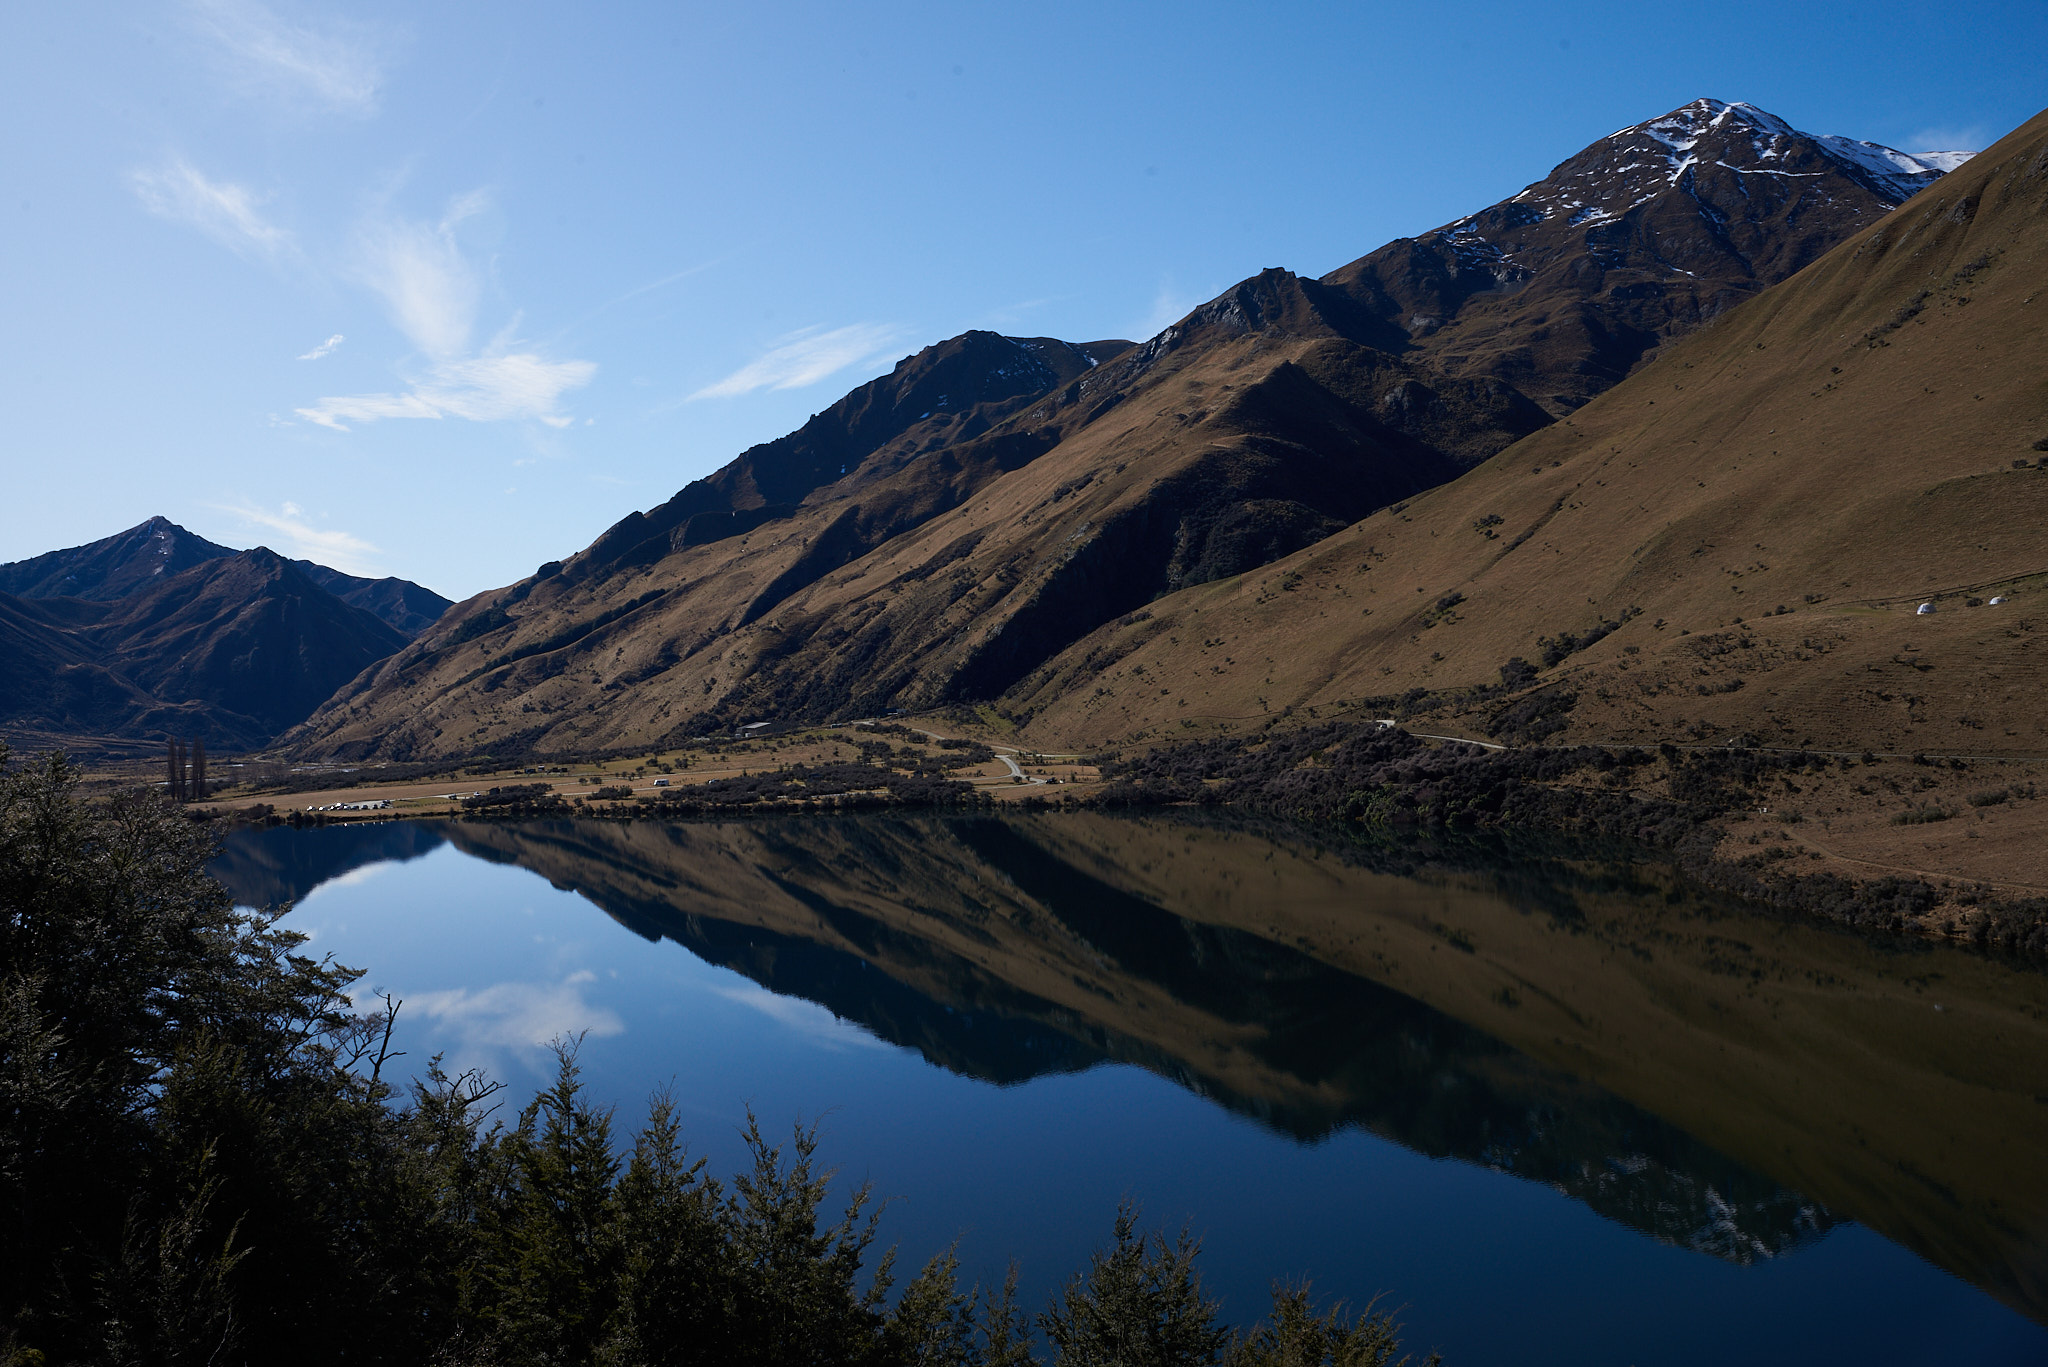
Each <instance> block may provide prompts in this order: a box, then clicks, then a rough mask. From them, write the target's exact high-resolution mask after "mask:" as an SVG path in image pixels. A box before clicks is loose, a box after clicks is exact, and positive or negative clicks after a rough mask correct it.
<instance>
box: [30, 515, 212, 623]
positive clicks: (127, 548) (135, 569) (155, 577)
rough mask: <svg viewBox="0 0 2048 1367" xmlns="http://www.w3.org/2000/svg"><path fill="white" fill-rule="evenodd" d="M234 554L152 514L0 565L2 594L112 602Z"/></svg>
mask: <svg viewBox="0 0 2048 1367" xmlns="http://www.w3.org/2000/svg"><path fill="white" fill-rule="evenodd" d="M233 554H234V552H233V551H231V550H229V549H228V548H227V547H226V546H216V545H215V544H214V543H213V542H211V541H208V540H207V539H206V538H205V537H203V536H194V535H193V534H192V533H191V532H188V531H186V530H185V529H184V528H183V527H180V526H179V525H178V524H177V523H175V522H172V521H170V520H169V519H168V518H161V517H153V518H151V519H149V521H147V522H145V523H143V524H141V525H140V526H137V527H130V528H129V529H128V530H127V531H125V532H121V533H118V534H117V535H114V536H110V537H107V538H105V539H104V540H100V541H94V542H90V543H88V544H87V545H83V546H73V547H71V548H70V549H69V550H62V551H50V552H48V553H47V554H44V555H38V556H35V557H33V558H32V559H28V560H17V561H15V562H14V563H12V564H9V565H0V593H11V594H13V595H15V596H16V597H19V598H82V599H84V600H85V601H87V602H89V603H111V602H114V601H115V600H117V599H121V598H126V597H128V596H129V595H130V594H132V593H136V592H139V591H142V590H145V589H150V588H154V587H155V586H156V585H157V584H159V583H161V582H163V581H164V580H165V579H168V578H170V577H172V576H173V575H176V574H179V573H182V572H183V571H185V570H189V569H191V568H192V567H193V566H194V565H197V564H200V563H201V562H203V561H207V560H219V559H223V558H225V557H227V556H230V555H233Z"/></svg>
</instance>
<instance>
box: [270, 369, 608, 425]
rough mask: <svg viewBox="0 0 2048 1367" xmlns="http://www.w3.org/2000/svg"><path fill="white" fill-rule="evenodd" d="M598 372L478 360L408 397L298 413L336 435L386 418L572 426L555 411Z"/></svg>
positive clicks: (350, 401) (342, 401)
mask: <svg viewBox="0 0 2048 1367" xmlns="http://www.w3.org/2000/svg"><path fill="white" fill-rule="evenodd" d="M596 373H597V366H596V365H595V364H593V363H592V362H590V361H550V360H546V359H543V358H542V357H540V356H536V355H534V354H533V353H531V352H518V353H514V354H511V355H505V356H478V357H475V358H473V359H471V360H467V361H444V362H441V363H439V364H437V365H435V366H434V367H433V368H432V370H431V372H430V374H429V376H428V378H427V379H426V380H425V381H423V382H421V383H420V384H418V385H416V386H414V387H413V388H412V389H410V390H408V391H406V392H405V393H403V394H354V395H342V396H335V397H329V398H323V399H321V400H320V401H319V402H318V403H316V404H313V405H311V406H310V407H307V408H301V409H297V410H295V411H296V412H297V413H298V414H299V416H300V417H302V418H305V419H306V420H307V421H309V422H316V423H319V424H320V425H321V426H322V427H331V428H333V429H334V430H335V431H337V432H346V431H348V430H349V427H348V424H350V423H354V422H376V421H378V420H379V419H382V418H467V419H469V420H470V421H471V422H500V421H503V420H505V419H508V418H530V419H538V420H539V421H541V422H544V423H546V424H547V425H548V426H550V427H567V426H569V424H570V423H571V422H573V421H574V419H572V418H570V417H569V416H567V415H566V414H563V413H560V412H558V411H556V405H557V403H558V401H559V400H560V399H561V396H562V395H563V393H565V392H566V391H568V390H571V389H576V388H580V387H581V386H583V385H585V384H588V383H589V382H590V377H591V376H592V375H594V374H596Z"/></svg>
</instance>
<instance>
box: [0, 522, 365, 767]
mask: <svg viewBox="0 0 2048 1367" xmlns="http://www.w3.org/2000/svg"><path fill="white" fill-rule="evenodd" d="M0 643H4V645H5V647H6V649H5V654H6V656H7V662H6V664H5V665H4V666H0V669H4V670H5V674H4V676H0V677H4V679H5V682H6V683H7V688H6V690H5V692H4V694H0V698H4V708H0V725H5V726H7V727H8V728H10V729H14V730H20V731H29V732H32V733H37V734H42V735H110V736H126V737H141V736H152V735H177V736H182V737H198V738H201V739H204V740H206V741H207V742H208V743H209V744H211V745H213V746H215V747H216V749H219V748H248V747H253V746H258V745H262V744H264V743H266V742H267V741H269V740H270V739H271V738H272V737H274V736H276V735H277V734H278V733H279V732H281V731H283V730H285V729H286V728H287V727H290V726H292V725H294V724H295V723H297V722H298V721H300V720H301V719H303V718H304V717H305V716H306V715H307V714H308V713H310V712H311V711H312V710H313V709H314V708H315V707H317V706H318V705H319V704H320V703H321V702H322V701H324V700H325V699H326V698H327V697H328V696H329V695H330V694H331V693H333V691H334V690H335V689H336V688H338V687H340V686H341V685H342V684H343V683H346V682H347V681H348V680H349V679H350V678H352V677H354V676H355V675H356V674H358V673H359V672H361V671H362V670H363V668H364V667H366V666H367V665H369V664H371V663H373V662H375V661H376V660H379V659H381V658H383V657H384V656H387V655H389V654H391V653H392V652H393V651H395V650H397V649H398V648H399V647H400V646H402V645H404V644H405V640H404V638H403V637H402V636H400V635H399V634H398V633H397V632H396V631H394V630H393V629H392V628H390V627H388V626H386V625H385V624H384V623H383V622H381V621H379V620H378V619H377V618H376V617H374V616H372V615H371V614H370V613H368V612H365V611H363V610H362V609H360V608H355V607H351V606H349V605H348V604H347V603H344V602H342V601H341V600H340V599H339V598H336V597H335V596H334V595H333V594H332V593H329V592H328V591H327V590H325V589H323V588H321V587H320V586H319V585H318V584H315V583H314V582H313V581H312V580H310V579H308V578H307V577H306V576H305V575H304V574H302V573H301V572H300V571H299V570H298V568H297V567H296V566H295V565H294V564H293V563H292V562H291V561H288V560H285V559H284V558H283V557H281V556H278V555H276V554H275V553H273V552H271V551H268V550H262V549H258V550H253V551H244V552H242V553H240V554H238V555H229V556H224V557H208V558H206V559H203V560H201V561H199V563H197V564H195V565H193V566H192V567H191V568H189V569H186V570H184V571H181V572H179V573H175V574H171V575H168V576H167V577H165V578H162V579H158V580H152V581H150V583H149V585H148V587H146V588H144V589H141V590H139V591H137V592H134V593H132V594H129V595H128V596H126V597H122V598H117V599H114V600H112V601H106V602H88V601H85V600H81V599H76V598H52V599H43V600H35V599H28V598H16V597H12V596H10V595H4V594H0Z"/></svg>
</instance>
